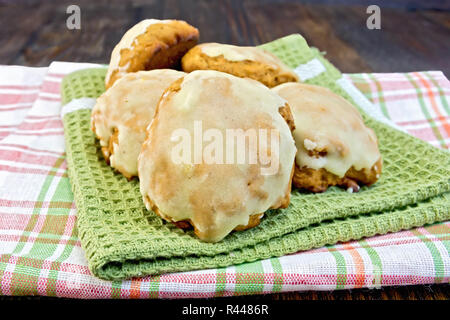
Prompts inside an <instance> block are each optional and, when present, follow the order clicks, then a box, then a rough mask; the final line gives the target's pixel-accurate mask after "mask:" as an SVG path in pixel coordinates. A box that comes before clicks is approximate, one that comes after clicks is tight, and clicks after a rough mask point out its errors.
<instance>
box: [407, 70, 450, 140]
mask: <svg viewBox="0 0 450 320" xmlns="http://www.w3.org/2000/svg"><path fill="white" fill-rule="evenodd" d="M414 75H415V76H416V77H417V78H418V79H419V81H420V82H421V83H422V84H423V85H424V86H425V88H426V89H427V95H428V97H429V98H430V102H431V106H432V107H433V110H434V112H435V113H436V115H437V116H438V118H439V119H440V120H441V123H442V127H443V128H444V129H445V132H447V136H448V137H450V123H448V119H447V117H446V116H444V115H442V114H441V112H440V111H439V107H438V105H437V103H436V99H435V98H434V93H433V90H432V89H431V86H430V84H429V83H428V81H427V80H425V78H423V77H422V76H421V75H420V74H419V73H418V72H414Z"/></svg>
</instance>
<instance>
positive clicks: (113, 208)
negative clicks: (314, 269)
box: [61, 35, 450, 280]
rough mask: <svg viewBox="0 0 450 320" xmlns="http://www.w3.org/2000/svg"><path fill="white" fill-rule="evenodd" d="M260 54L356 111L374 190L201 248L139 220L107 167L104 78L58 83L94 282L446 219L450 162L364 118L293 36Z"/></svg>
mask: <svg viewBox="0 0 450 320" xmlns="http://www.w3.org/2000/svg"><path fill="white" fill-rule="evenodd" d="M261 47H263V48H264V49H266V50H268V51H271V52H273V53H274V54H275V55H277V56H278V57H279V58H281V59H282V60H283V61H284V62H285V63H286V64H287V65H289V66H290V67H292V68H296V71H297V72H298V73H299V75H300V77H301V80H302V81H304V82H307V83H311V84H317V85H321V86H324V87H328V88H330V89H331V90H333V91H334V92H336V93H338V94H340V95H342V96H343V97H345V98H346V99H348V100H349V101H351V102H353V103H354V104H355V105H356V106H358V107H359V108H360V110H361V113H362V115H363V118H364V120H365V122H366V124H367V125H368V126H370V127H371V128H373V129H374V130H375V132H376V134H377V136H378V139H379V144H380V150H381V154H382V156H383V174H382V176H381V178H380V180H379V181H378V182H377V183H376V184H374V185H373V186H371V187H363V188H361V190H360V192H358V193H353V194H350V193H348V192H346V191H345V190H342V189H339V188H336V187H332V188H330V189H329V190H328V191H327V192H325V193H321V194H311V193H300V192H298V191H296V190H293V191H292V198H291V204H290V206H289V207H288V208H286V209H282V210H270V211H269V212H267V214H266V217H265V218H263V219H262V221H261V224H260V225H259V226H257V227H255V228H252V229H250V230H247V231H242V232H234V233H231V234H230V235H229V236H227V237H226V238H225V239H224V240H222V241H221V242H219V243H204V242H202V241H200V240H198V239H197V238H196V237H195V236H194V234H193V232H192V231H183V230H181V229H178V228H177V227H175V226H174V225H172V224H171V223H166V222H164V221H163V220H162V219H161V218H159V217H158V216H156V215H155V214H154V213H153V212H150V211H148V210H146V209H145V206H144V204H143V202H142V199H141V195H140V192H139V184H138V181H137V180H133V181H131V182H129V181H127V180H126V179H125V178H124V177H123V176H122V175H120V174H118V173H115V172H114V171H113V170H112V169H111V168H110V167H109V166H108V165H107V164H106V163H105V161H104V159H103V156H102V154H101V151H100V146H99V144H98V141H96V139H95V137H94V134H93V133H92V131H91V130H90V113H91V111H90V109H89V108H90V107H92V104H93V102H95V100H93V99H92V98H96V97H98V96H99V95H100V94H101V93H102V92H103V91H104V84H103V83H104V76H105V73H106V69H105V68H95V69H86V70H81V71H77V72H74V73H71V74H69V75H68V76H66V77H65V78H64V80H63V83H62V89H61V90H62V100H63V104H64V105H65V106H64V107H63V113H62V114H63V122H64V129H65V140H66V152H67V162H68V167H69V177H70V181H71V185H72V190H73V192H74V196H75V202H76V205H77V209H78V217H77V226H78V235H79V237H80V239H81V244H82V246H83V248H84V250H85V252H86V257H87V260H88V262H89V267H90V269H91V271H92V273H93V274H94V275H96V276H97V277H99V278H103V279H109V280H112V279H124V278H130V277H134V276H143V275H147V274H157V273H164V272H175V271H186V270H194V269H204V268H216V267H224V266H228V265H232V264H239V263H243V262H250V261H254V260H259V259H265V258H269V257H275V256H281V255H285V254H289V253H293V252H297V251H300V250H308V249H311V248H315V247H320V246H324V245H326V244H334V243H336V242H340V241H348V240H352V239H360V238H362V237H367V236H373V235H375V234H383V233H387V232H395V231H399V230H402V229H408V228H412V227H417V226H421V225H424V224H428V223H433V222H437V221H444V220H448V219H449V217H450V192H449V191H450V180H449V177H450V153H449V152H447V151H444V150H439V149H437V148H434V147H432V146H431V145H429V144H428V143H426V142H423V141H421V140H419V139H416V138H414V137H412V136H410V135H408V134H405V133H403V132H400V131H398V130H396V129H393V128H392V127H391V126H389V125H386V124H384V123H382V122H380V121H377V120H375V119H374V117H372V116H369V115H368V114H367V113H366V112H369V113H370V110H369V109H370V104H369V106H367V104H366V105H365V104H364V101H363V100H360V99H359V98H358V97H359V95H360V93H359V92H358V91H357V90H356V89H355V88H354V87H353V88H352V87H351V86H350V87H349V85H348V83H347V82H345V79H343V78H342V75H341V73H340V72H339V71H338V70H337V69H336V68H334V67H333V66H332V65H331V64H330V63H329V62H328V61H327V60H326V59H324V58H323V56H322V54H321V53H320V52H319V51H317V50H315V49H311V48H309V47H308V45H307V43H306V41H305V40H304V39H303V38H302V37H301V36H300V35H291V36H287V37H284V38H281V39H278V40H276V41H273V42H270V43H267V44H264V45H262V46H261ZM374 116H375V117H376V114H375V115H374Z"/></svg>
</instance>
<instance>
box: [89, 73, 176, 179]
mask: <svg viewBox="0 0 450 320" xmlns="http://www.w3.org/2000/svg"><path fill="white" fill-rule="evenodd" d="M184 75H185V73H184V72H181V71H176V70H170V69H158V70H151V71H139V72H135V73H128V74H126V75H125V76H123V77H122V78H120V79H119V80H117V81H116V83H115V84H114V86H112V87H111V88H110V89H109V90H107V91H106V92H104V93H103V94H102V95H101V96H100V97H99V98H98V99H97V103H96V104H95V106H94V108H93V110H92V115H91V126H92V130H93V131H94V133H95V135H96V136H97V138H98V139H99V140H100V145H101V147H102V152H103V155H104V157H105V159H106V161H108V163H109V164H110V165H111V167H113V168H115V169H116V170H118V171H119V172H121V173H122V174H123V175H124V176H125V177H127V178H128V179H130V178H132V177H133V176H137V158H138V155H139V152H140V150H141V145H142V143H143V142H144V139H145V130H146V128H147V126H148V124H149V123H150V121H151V120H152V118H153V115H154V113H155V108H156V105H157V103H158V101H159V99H160V97H161V94H162V93H163V92H164V90H165V89H166V88H167V87H169V85H170V84H171V83H172V82H174V81H175V80H177V79H179V78H181V77H183V76H184Z"/></svg>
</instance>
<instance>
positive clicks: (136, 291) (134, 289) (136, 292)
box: [130, 278, 141, 299]
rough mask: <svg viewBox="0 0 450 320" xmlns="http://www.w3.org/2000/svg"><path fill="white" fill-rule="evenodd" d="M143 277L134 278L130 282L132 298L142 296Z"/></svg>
mask: <svg viewBox="0 0 450 320" xmlns="http://www.w3.org/2000/svg"><path fill="white" fill-rule="evenodd" d="M140 280H141V279H140V278H133V279H131V284H130V298H131V299H138V298H140V297H141V281H140Z"/></svg>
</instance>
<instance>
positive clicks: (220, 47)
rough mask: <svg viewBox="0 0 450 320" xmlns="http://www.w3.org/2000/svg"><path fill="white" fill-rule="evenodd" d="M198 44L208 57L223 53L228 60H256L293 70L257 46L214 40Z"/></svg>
mask: <svg viewBox="0 0 450 320" xmlns="http://www.w3.org/2000/svg"><path fill="white" fill-rule="evenodd" d="M198 46H199V47H200V48H201V50H202V52H203V53H204V54H206V55H207V56H210V57H218V56H221V55H223V57H224V58H225V59H226V60H228V61H245V60H250V61H258V62H262V63H266V64H268V65H269V66H271V67H272V68H273V69H275V70H278V69H281V70H284V71H286V72H289V73H292V74H293V71H292V70H291V69H290V68H289V67H288V66H286V65H285V64H284V63H283V62H282V61H281V60H280V59H278V58H277V57H276V56H274V55H273V54H271V53H270V52H267V51H265V50H263V49H261V48H258V47H241V46H233V45H230V44H221V43H215V42H210V43H202V44H200V45H198Z"/></svg>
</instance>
